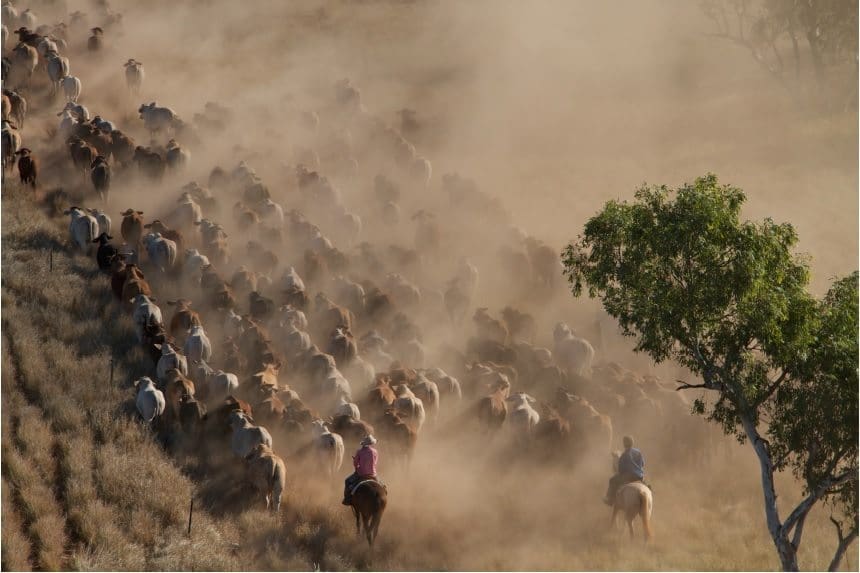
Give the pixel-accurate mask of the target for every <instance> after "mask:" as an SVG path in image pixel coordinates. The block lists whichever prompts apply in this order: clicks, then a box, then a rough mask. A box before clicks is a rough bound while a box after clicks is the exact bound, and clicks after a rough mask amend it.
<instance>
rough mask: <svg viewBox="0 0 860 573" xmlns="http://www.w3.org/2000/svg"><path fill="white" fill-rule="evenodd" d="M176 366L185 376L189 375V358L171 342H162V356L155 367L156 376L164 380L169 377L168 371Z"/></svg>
mask: <svg viewBox="0 0 860 573" xmlns="http://www.w3.org/2000/svg"><path fill="white" fill-rule="evenodd" d="M174 368H175V369H177V370H179V372H181V373H182V375H183V376H188V360H187V359H186V358H185V356H183V355H182V354H180V353H179V351H177V350H176V349H174V348H173V346H171V345H170V343H165V344H162V345H161V358H159V359H158V365H157V366H156V368H155V370H156V376H157V377H158V379H159V380H160V381H162V382H163V381H164V380H166V379H167V378H166V377H167V371H168V370H171V369H174Z"/></svg>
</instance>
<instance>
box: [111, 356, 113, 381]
mask: <svg viewBox="0 0 860 573" xmlns="http://www.w3.org/2000/svg"><path fill="white" fill-rule="evenodd" d="M110 385H111V386H113V358H111V359H110Z"/></svg>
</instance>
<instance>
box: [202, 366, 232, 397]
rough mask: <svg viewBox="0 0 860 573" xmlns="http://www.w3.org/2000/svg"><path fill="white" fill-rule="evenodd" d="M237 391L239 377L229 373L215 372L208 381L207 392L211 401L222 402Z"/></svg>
mask: <svg viewBox="0 0 860 573" xmlns="http://www.w3.org/2000/svg"><path fill="white" fill-rule="evenodd" d="M238 389H239V377H238V376H236V375H235V374H233V373H231V372H224V371H223V370H216V371H215V373H214V374H213V375H212V377H211V378H210V379H209V392H210V396H211V397H212V399H213V400H222V399H224V398H226V397H227V396H229V395H230V394H233V393H234V392H236V390H238Z"/></svg>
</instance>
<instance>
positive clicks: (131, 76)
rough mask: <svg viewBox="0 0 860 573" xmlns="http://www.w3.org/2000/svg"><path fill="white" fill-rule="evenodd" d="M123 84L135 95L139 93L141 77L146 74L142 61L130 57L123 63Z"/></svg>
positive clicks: (141, 82)
mask: <svg viewBox="0 0 860 573" xmlns="http://www.w3.org/2000/svg"><path fill="white" fill-rule="evenodd" d="M123 67H124V68H125V84H126V86H128V91H130V92H131V93H132V94H134V95H137V94H138V93H140V86H141V85H142V84H143V79H144V78H145V77H146V74H145V72H144V69H143V63H142V62H138V61H137V60H135V59H134V58H130V59H129V60H128V61H127V62H126V63H125V64H123Z"/></svg>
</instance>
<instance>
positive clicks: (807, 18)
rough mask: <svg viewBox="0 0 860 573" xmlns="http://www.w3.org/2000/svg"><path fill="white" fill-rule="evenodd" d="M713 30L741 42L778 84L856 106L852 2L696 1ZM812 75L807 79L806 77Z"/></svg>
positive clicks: (855, 21) (799, 0)
mask: <svg viewBox="0 0 860 573" xmlns="http://www.w3.org/2000/svg"><path fill="white" fill-rule="evenodd" d="M700 4H701V7H702V10H703V11H704V13H705V15H706V16H707V17H708V18H709V19H710V20H711V21H712V22H713V23H714V26H715V28H716V30H717V31H716V32H715V33H714V34H713V35H714V36H717V37H719V38H724V39H727V40H730V41H732V42H734V43H735V44H738V45H740V46H743V47H744V48H746V49H747V50H748V51H749V53H750V54H751V55H752V56H753V58H755V60H756V61H757V62H758V63H759V64H760V65H761V67H762V68H764V69H765V70H767V71H768V72H769V73H770V75H771V76H772V77H773V78H775V79H776V80H777V81H778V82H779V83H780V84H781V85H783V86H784V87H786V88H787V89H789V90H790V91H791V92H792V93H795V94H798V93H800V90H802V88H803V87H804V86H805V85H814V86H816V87H817V88H818V90H817V92H816V93H815V94H814V95H816V96H822V97H823V101H827V102H830V103H834V100H833V99H832V98H833V96H834V95H835V96H836V100H835V103H837V104H839V105H841V106H843V107H851V108H853V107H854V106H856V105H857V61H858V60H857V40H858V37H857V3H856V2H846V1H845V0H701V2H700ZM808 80H811V81H808Z"/></svg>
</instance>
